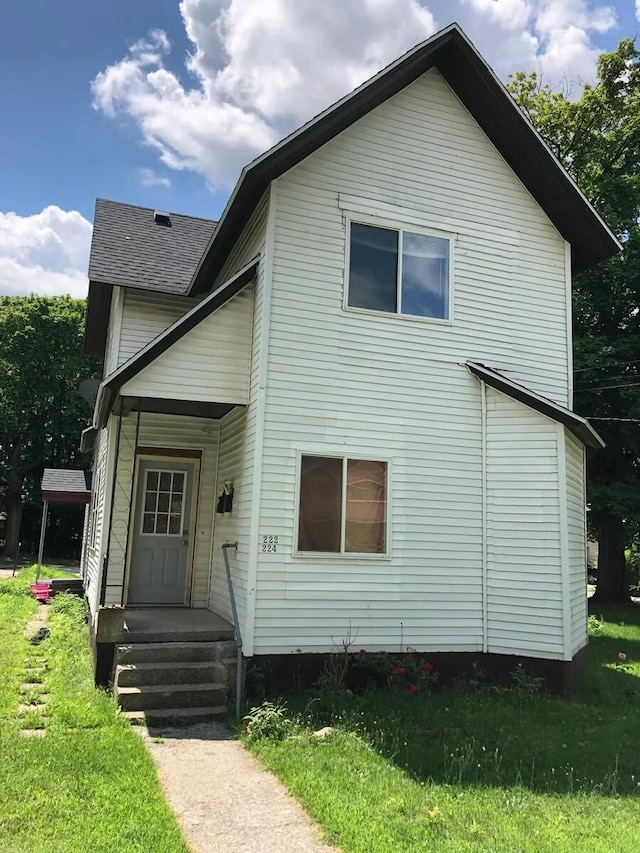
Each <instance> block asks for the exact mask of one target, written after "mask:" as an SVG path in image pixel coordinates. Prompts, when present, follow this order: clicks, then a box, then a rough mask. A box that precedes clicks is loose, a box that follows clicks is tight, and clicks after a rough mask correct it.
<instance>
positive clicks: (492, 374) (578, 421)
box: [467, 361, 605, 448]
mask: <svg viewBox="0 0 640 853" xmlns="http://www.w3.org/2000/svg"><path fill="white" fill-rule="evenodd" d="M467 369H468V370H469V371H470V372H471V373H473V375H474V376H476V377H477V378H478V379H480V380H482V382H486V383H487V385H490V386H491V387H492V388H495V389H496V391H500V392H502V393H503V394H506V395H507V397H511V398H512V399H513V400H518V402H520V403H524V405H525V406H529V408H530V409H534V411H536V412H540V414H541V415H545V416H546V417H547V418H551V420H552V421H557V422H558V423H561V424H563V425H564V426H566V428H567V429H568V430H569V431H570V432H572V433H573V435H575V437H576V438H577V439H578V440H579V441H581V442H582V443H583V444H586V445H587V446H588V447H595V448H601V447H604V446H605V445H604V441H603V440H602V439H601V438H600V436H599V435H598V433H597V432H596V431H595V429H594V428H593V427H592V426H591V424H590V423H589V421H587V420H586V419H585V418H582V417H580V415H576V413H575V412H572V411H571V410H570V409H565V407H564V406H559V405H558V404H557V403H554V402H553V401H552V400H549V399H548V398H547V397H543V396H542V395H541V394H536V392H535V391H531V390H529V388H525V387H524V385H520V384H519V383H518V382H514V381H513V380H512V379H507V377H506V376H504V375H503V374H502V373H500V372H499V371H497V370H494V369H493V368H490V367H485V365H484V364H480V363H479V362H475V361H468V362H467Z"/></svg>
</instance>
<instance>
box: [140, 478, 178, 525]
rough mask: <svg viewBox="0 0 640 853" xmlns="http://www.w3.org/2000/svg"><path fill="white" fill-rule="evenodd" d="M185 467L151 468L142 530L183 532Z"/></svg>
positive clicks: (147, 480) (146, 490)
mask: <svg viewBox="0 0 640 853" xmlns="http://www.w3.org/2000/svg"><path fill="white" fill-rule="evenodd" d="M186 476H187V475H186V473H185V472H184V471H147V472H146V482H145V489H144V512H143V514H142V531H141V532H142V533H150V534H156V535H159V536H166V535H169V536H181V535H182V519H183V514H184V490H185V481H186Z"/></svg>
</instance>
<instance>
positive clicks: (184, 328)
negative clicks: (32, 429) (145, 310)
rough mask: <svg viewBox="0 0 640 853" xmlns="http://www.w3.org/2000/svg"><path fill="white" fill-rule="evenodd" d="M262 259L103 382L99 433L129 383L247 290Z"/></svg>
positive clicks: (97, 418) (98, 405)
mask: <svg viewBox="0 0 640 853" xmlns="http://www.w3.org/2000/svg"><path fill="white" fill-rule="evenodd" d="M259 257H260V256H259V255H257V256H256V257H255V258H252V260H250V261H249V263H248V264H245V266H243V267H242V269H240V270H238V272H237V273H235V275H233V276H231V278H229V279H227V281H225V282H224V284H221V285H220V287H219V288H218V289H217V290H214V291H213V293H211V294H209V296H207V297H206V298H205V299H203V300H202V301H201V302H199V303H198V304H197V305H195V306H194V307H193V308H192V309H191V311H188V312H187V313H186V314H185V315H184V316H182V317H180V318H179V319H178V320H176V322H175V323H173V324H172V325H171V326H169V328H168V329H165V331H164V332H162V334H160V335H158V337H157V338H154V339H153V340H152V341H151V342H150V343H148V344H147V346H146V347H144V348H143V349H141V350H140V352H138V353H136V354H135V355H134V356H132V357H131V358H130V359H129V360H128V361H126V362H125V363H124V364H123V365H121V367H119V368H118V369H117V370H115V371H114V372H113V373H112V374H110V376H108V377H107V378H106V379H104V380H103V381H102V383H101V385H100V388H99V390H98V397H97V400H96V410H95V416H94V426H95V427H96V428H97V429H101V428H102V427H103V426H104V425H105V424H106V422H107V418H108V417H109V413H110V412H111V409H112V407H113V404H114V402H115V400H116V398H117V396H118V392H119V390H120V388H122V386H123V385H124V384H125V383H126V382H129V381H130V380H131V379H133V378H134V377H135V376H137V374H138V373H140V371H141V370H143V369H144V368H145V367H147V366H148V365H149V364H151V362H153V361H155V359H156V358H158V356H160V355H162V353H163V352H165V351H166V350H167V349H169V347H170V346H172V345H173V344H175V343H176V342H177V341H179V340H180V338H182V337H184V335H186V334H187V332H190V331H191V329H193V328H195V327H196V326H197V325H198V323H200V322H201V321H202V320H204V319H205V317H208V316H209V315H210V314H213V313H214V312H215V311H217V310H218V308H221V307H222V306H223V305H225V304H226V303H227V302H228V301H229V300H230V299H232V298H233V297H234V296H236V295H237V294H238V293H240V291H241V290H244V288H245V287H246V286H247V285H248V284H249V282H251V281H253V279H254V278H255V275H256V272H257V270H258V262H259Z"/></svg>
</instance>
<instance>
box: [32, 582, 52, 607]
mask: <svg viewBox="0 0 640 853" xmlns="http://www.w3.org/2000/svg"><path fill="white" fill-rule="evenodd" d="M29 589H30V590H31V593H32V595H33V596H34V598H35V599H36V601H41V602H43V603H46V602H48V601H49V598H50V596H51V587H50V586H49V584H48V583H32V584H30V585H29Z"/></svg>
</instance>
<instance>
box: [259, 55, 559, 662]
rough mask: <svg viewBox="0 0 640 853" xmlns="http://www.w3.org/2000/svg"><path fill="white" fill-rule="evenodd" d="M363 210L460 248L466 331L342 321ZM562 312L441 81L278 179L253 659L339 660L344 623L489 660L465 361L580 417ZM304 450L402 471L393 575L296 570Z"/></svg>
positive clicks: (365, 642)
mask: <svg viewBox="0 0 640 853" xmlns="http://www.w3.org/2000/svg"><path fill="white" fill-rule="evenodd" d="M354 197H357V198H358V199H360V200H362V199H365V200H369V205H368V207H367V204H366V203H364V204H362V205H361V206H362V207H363V209H364V208H366V211H365V212H368V213H369V214H371V213H376V206H378V207H381V211H380V215H381V216H383V217H384V219H385V220H386V221H387V222H388V221H389V219H390V217H391V218H393V217H394V215H395V214H394V209H396V213H397V221H398V224H404V225H409V226H410V225H411V217H412V216H413V217H415V219H416V221H419V222H422V223H423V224H425V223H427V224H429V225H430V226H432V227H440V228H441V229H445V230H449V231H451V232H452V233H453V235H454V243H455V248H454V256H455V264H454V266H455V279H454V310H453V317H452V320H453V322H452V323H450V324H443V323H433V322H429V321H425V320H421V319H413V318H405V317H397V316H393V315H388V314H382V313H376V312H354V311H345V310H344V309H343V296H344V280H345V212H350V213H351V214H352V216H353V217H354V218H355V219H357V214H356V213H354V212H353V209H354V207H357V205H358V203H360V202H357V201H354ZM371 202H373V208H372V206H371ZM382 206H385V207H384V210H382ZM407 211H409V213H408V214H407ZM272 215H273V213H272ZM565 309H566V303H565V249H564V242H563V240H562V239H561V238H560V236H559V235H558V233H557V232H556V231H555V229H554V228H553V226H552V225H551V223H550V221H549V220H548V218H547V217H546V215H545V214H544V212H543V211H542V210H541V209H540V208H539V207H538V205H537V204H536V203H535V202H534V201H533V199H532V198H531V196H530V195H529V194H528V193H527V191H526V190H525V189H524V188H523V187H522V185H521V184H520V182H519V181H518V180H517V178H516V177H515V175H514V174H513V172H512V171H511V170H510V168H509V167H508V166H507V165H506V164H505V162H504V161H503V160H502V158H501V157H500V155H499V154H498V153H497V152H496V150H495V149H494V148H493V146H492V145H491V144H490V143H489V141H488V140H487V138H486V137H485V136H484V134H483V133H482V131H481V130H480V129H479V128H478V127H477V125H476V124H475V122H474V121H473V119H472V118H471V117H470V116H469V114H468V113H467V112H466V110H465V109H464V108H463V107H462V105H461V104H460V103H459V101H458V100H457V99H456V98H455V96H454V95H453V94H452V93H451V91H450V89H449V88H448V87H447V85H446V84H445V83H444V81H443V80H442V78H441V77H440V76H439V75H438V74H437V73H436V72H432V73H430V74H428V75H426V76H425V77H423V78H422V79H421V80H419V81H417V82H416V83H415V84H413V85H412V86H410V87H408V88H407V89H405V90H404V91H403V92H401V93H400V94H398V95H397V96H396V97H394V98H393V99H391V100H390V101H389V102H387V103H386V104H383V105H382V106H380V107H378V108H377V109H376V110H374V111H373V112H372V113H370V114H369V115H368V116H366V117H364V118H363V119H361V120H360V121H359V122H357V123H356V124H355V125H353V126H352V127H351V128H349V129H348V130H346V131H345V132H344V133H342V134H341V135H340V136H339V137H338V138H337V139H335V140H333V141H332V142H330V143H328V144H327V145H325V146H324V147H323V148H322V149H320V150H319V151H317V152H316V153H314V154H313V155H311V156H310V157H309V158H307V159H306V160H305V161H304V162H303V163H301V164H300V165H299V166H297V167H295V168H294V169H292V170H291V171H290V172H289V173H287V174H286V175H284V176H283V177H281V178H280V179H278V181H277V182H276V201H275V236H274V247H273V286H272V298H271V324H270V336H269V351H268V366H267V376H266V407H265V419H264V445H263V461H262V466H261V471H262V474H261V477H262V488H261V512H260V531H259V532H260V535H269V534H277V535H278V537H279V543H280V544H281V547H279V549H278V553H276V554H269V555H260V556H259V562H258V572H257V577H258V587H257V607H256V617H255V647H254V651H255V653H256V654H266V653H276V652H295V651H296V650H298V649H301V650H302V651H325V650H327V649H328V648H331V646H332V645H333V643H334V642H335V641H338V642H339V641H340V639H341V638H342V637H344V636H345V634H346V633H347V631H348V630H349V626H351V629H352V631H353V632H357V640H356V643H357V644H358V645H362V646H364V647H365V648H386V649H399V648H400V647H401V646H404V647H406V646H413V647H416V648H423V649H426V650H436V649H442V650H470V651H473V650H478V649H481V648H482V639H483V622H482V447H481V444H482V440H481V432H482V430H481V406H480V388H479V384H478V383H477V382H476V381H475V380H474V379H473V378H472V377H470V376H469V374H468V373H467V371H466V369H465V367H464V362H465V361H466V360H467V359H474V360H478V361H482V362H484V363H487V364H490V365H494V366H497V367H499V368H501V369H503V370H505V372H507V373H508V374H509V375H511V376H512V377H514V378H515V379H518V380H519V381H521V382H524V383H525V384H527V385H529V386H530V387H531V388H532V389H534V390H536V391H539V392H540V393H543V394H546V395H548V396H550V397H551V398H553V399H554V400H557V401H558V402H561V403H564V402H566V399H567V347H566V310H565ZM300 452H307V453H309V452H317V453H326V454H336V455H342V454H352V455H356V456H361V457H362V456H365V457H367V456H370V457H372V458H387V459H389V460H390V463H391V477H392V479H391V486H390V500H391V516H392V521H391V550H390V555H389V558H388V559H372V558H368V559H367V558H356V557H349V558H340V557H336V558H314V557H311V556H305V557H296V556H295V554H294V545H295V543H294V526H295V489H296V480H297V470H296V468H297V458H298V454H299V453H300ZM530 464H531V465H534V464H535V460H533V461H531V463H530ZM552 479H553V482H554V483H555V484H556V505H557V473H556V474H554V475H553V476H552ZM534 485H535V484H534V483H533V482H532V483H531V488H534ZM534 494H536V493H534ZM521 544H522V545H523V546H528V542H527V541H526V537H525V541H523V543H521ZM525 557H526V558H527V559H528V554H526V555H525ZM554 559H555V557H554ZM554 583H555V582H554ZM557 594H558V589H557V588H556V587H555V586H554V587H553V590H552V594H551V597H553V596H557ZM506 597H507V598H508V597H509V596H508V594H507V595H506ZM555 603H557V605H558V607H559V606H560V602H559V600H557V599H556V600H555ZM495 604H496V607H498V601H497V600H496V601H495ZM531 606H532V605H531ZM496 613H497V610H496ZM525 633H526V632H524V633H523V641H524V640H527V642H528V641H529V640H530V646H529V647H530V648H531V649H532V650H535V649H536V648H537V647H538V645H539V644H538V643H537V642H536V641H537V634H538V631H537V629H535V634H536V636H534V637H531V638H528V637H525ZM499 639H500V629H499V628H498V627H497V626H496V628H495V631H494V641H495V642H497V641H498V640H499ZM554 649H555V646H554ZM532 653H533V651H532ZM560 656H561V655H560Z"/></svg>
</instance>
